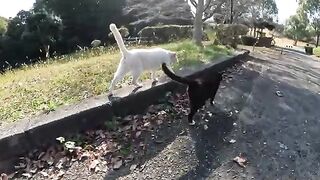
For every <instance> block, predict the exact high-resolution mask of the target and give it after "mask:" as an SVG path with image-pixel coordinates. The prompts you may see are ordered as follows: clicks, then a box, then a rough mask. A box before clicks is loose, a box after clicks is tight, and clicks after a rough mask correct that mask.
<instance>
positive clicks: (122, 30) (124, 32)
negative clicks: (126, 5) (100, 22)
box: [108, 26, 129, 38]
mask: <svg viewBox="0 0 320 180" xmlns="http://www.w3.org/2000/svg"><path fill="white" fill-rule="evenodd" d="M119 32H120V34H121V36H122V37H123V38H124V37H128V36H129V30H128V28H126V27H124V26H121V27H120V28H119ZM108 37H109V38H113V34H112V32H110V33H109V34H108Z"/></svg>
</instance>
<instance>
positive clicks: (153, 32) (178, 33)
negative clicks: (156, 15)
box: [138, 25, 193, 43]
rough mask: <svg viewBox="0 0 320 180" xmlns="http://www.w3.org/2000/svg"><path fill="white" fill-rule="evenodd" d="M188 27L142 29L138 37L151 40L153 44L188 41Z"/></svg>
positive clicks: (190, 30) (166, 26) (163, 26)
mask: <svg viewBox="0 0 320 180" xmlns="http://www.w3.org/2000/svg"><path fill="white" fill-rule="evenodd" d="M192 28H193V26H190V25H182V26H179V25H159V26H151V27H149V26H148V27H145V28H143V29H142V30H141V31H140V32H139V33H138V35H139V36H140V37H147V38H149V39H152V41H153V42H154V43H165V42H169V41H171V40H181V39H188V38H191V37H192Z"/></svg>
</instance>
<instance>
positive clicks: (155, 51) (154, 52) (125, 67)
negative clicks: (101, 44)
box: [109, 24, 177, 93]
mask: <svg viewBox="0 0 320 180" xmlns="http://www.w3.org/2000/svg"><path fill="white" fill-rule="evenodd" d="M109 28H110V30H111V32H112V33H113V36H114V37H115V39H116V41H117V44H118V46H119V49H120V51H121V54H122V58H121V60H120V63H119V65H118V69H117V71H116V73H115V75H114V78H113V80H112V81H111V84H110V87H109V91H110V92H111V93H112V91H113V89H114V86H115V85H116V83H117V82H118V81H119V80H121V79H122V78H123V77H124V76H125V75H126V74H127V73H130V74H131V75H132V84H134V85H135V86H140V85H139V83H138V82H137V80H138V79H139V77H140V75H141V73H142V72H143V71H146V70H151V71H152V73H151V76H152V79H153V80H154V81H156V77H155V71H156V70H157V69H158V68H159V67H160V66H161V64H162V63H166V64H167V65H170V64H171V63H176V62H177V57H176V53H175V52H172V51H169V50H166V49H162V48H152V49H131V50H128V49H127V48H126V47H125V45H124V43H123V39H122V37H121V35H120V32H119V30H118V28H117V26H116V25H115V24H110V26H109Z"/></svg>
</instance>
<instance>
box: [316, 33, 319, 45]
mask: <svg viewBox="0 0 320 180" xmlns="http://www.w3.org/2000/svg"><path fill="white" fill-rule="evenodd" d="M319 37H320V34H317V43H316V47H318V46H319Z"/></svg>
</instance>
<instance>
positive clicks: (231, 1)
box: [230, 0, 233, 24]
mask: <svg viewBox="0 0 320 180" xmlns="http://www.w3.org/2000/svg"><path fill="white" fill-rule="evenodd" d="M232 23H233V0H230V24H232Z"/></svg>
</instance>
